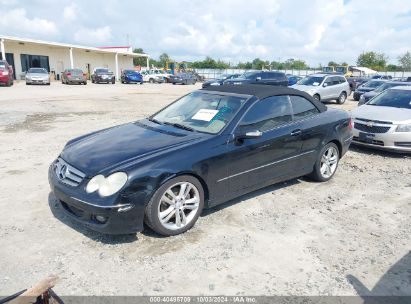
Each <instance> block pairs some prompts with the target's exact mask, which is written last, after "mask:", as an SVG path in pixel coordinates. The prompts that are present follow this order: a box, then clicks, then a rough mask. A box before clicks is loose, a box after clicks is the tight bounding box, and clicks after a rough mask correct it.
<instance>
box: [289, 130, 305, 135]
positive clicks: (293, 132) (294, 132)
mask: <svg viewBox="0 0 411 304" xmlns="http://www.w3.org/2000/svg"><path fill="white" fill-rule="evenodd" d="M301 133H303V131H301V129H297V130H294V131H292V132H291V134H290V135H291V136H298V135H301Z"/></svg>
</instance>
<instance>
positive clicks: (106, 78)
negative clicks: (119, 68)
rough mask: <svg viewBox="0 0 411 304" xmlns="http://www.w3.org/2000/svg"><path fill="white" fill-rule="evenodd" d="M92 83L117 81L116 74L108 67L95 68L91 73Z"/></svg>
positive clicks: (113, 82)
mask: <svg viewBox="0 0 411 304" xmlns="http://www.w3.org/2000/svg"><path fill="white" fill-rule="evenodd" d="M91 82H92V83H102V82H104V83H112V84H115V83H116V76H114V73H113V72H112V71H110V70H109V69H107V68H95V69H94V71H93V74H91Z"/></svg>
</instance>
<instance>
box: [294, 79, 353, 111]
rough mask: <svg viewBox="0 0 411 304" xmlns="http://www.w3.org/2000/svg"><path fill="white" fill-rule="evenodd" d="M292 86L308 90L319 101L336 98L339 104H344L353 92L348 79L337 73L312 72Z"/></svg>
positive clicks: (304, 90)
mask: <svg viewBox="0 0 411 304" xmlns="http://www.w3.org/2000/svg"><path fill="white" fill-rule="evenodd" d="M291 87H292V88H294V89H297V90H300V91H303V92H307V93H308V94H310V95H311V96H313V97H314V98H315V99H316V100H318V101H329V100H336V101H337V103H338V104H343V103H344V102H345V101H346V100H347V96H348V95H350V94H351V90H350V85H349V84H348V82H347V79H345V77H344V76H342V75H336V74H325V73H321V74H312V75H310V76H307V77H305V78H303V79H301V80H300V81H299V82H297V84H295V85H293V86H291Z"/></svg>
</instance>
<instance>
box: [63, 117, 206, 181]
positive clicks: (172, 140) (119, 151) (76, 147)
mask: <svg viewBox="0 0 411 304" xmlns="http://www.w3.org/2000/svg"><path fill="white" fill-rule="evenodd" d="M204 135H205V134H204V133H194V132H189V131H184V130H179V129H175V128H174V127H172V126H166V125H158V124H154V123H152V122H150V121H148V120H146V119H144V120H141V121H137V122H135V123H128V124H125V125H120V126H117V127H113V128H109V129H105V130H101V131H98V132H95V133H91V134H88V135H85V136H82V137H79V138H77V139H74V140H71V141H69V142H68V143H67V145H66V146H65V148H64V150H63V152H62V153H61V157H62V158H63V159H64V160H65V161H67V162H68V163H69V164H71V165H73V166H74V167H76V168H77V169H79V170H81V171H83V172H84V173H86V174H88V175H89V176H94V175H96V174H98V173H100V172H103V171H109V170H111V169H114V168H115V167H117V166H120V165H124V164H127V163H128V162H131V161H135V160H137V159H139V158H143V157H147V156H150V155H153V154H155V153H160V152H167V151H169V150H171V149H173V148H176V147H179V146H182V145H184V144H187V143H192V142H193V141H196V140H199V139H200V138H203V137H204Z"/></svg>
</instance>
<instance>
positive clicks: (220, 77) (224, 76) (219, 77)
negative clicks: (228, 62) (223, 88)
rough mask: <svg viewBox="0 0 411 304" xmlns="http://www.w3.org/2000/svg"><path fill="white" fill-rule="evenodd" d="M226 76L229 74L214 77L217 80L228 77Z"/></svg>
mask: <svg viewBox="0 0 411 304" xmlns="http://www.w3.org/2000/svg"><path fill="white" fill-rule="evenodd" d="M228 76H229V75H227V74H223V75H220V76H218V77H217V78H216V79H217V80H225V79H227V78H228Z"/></svg>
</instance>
